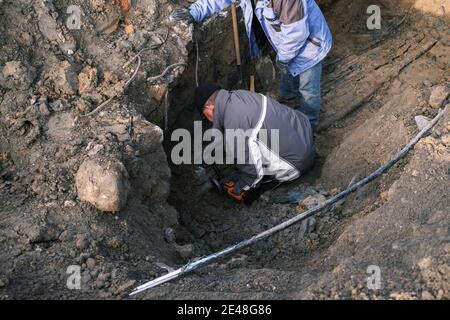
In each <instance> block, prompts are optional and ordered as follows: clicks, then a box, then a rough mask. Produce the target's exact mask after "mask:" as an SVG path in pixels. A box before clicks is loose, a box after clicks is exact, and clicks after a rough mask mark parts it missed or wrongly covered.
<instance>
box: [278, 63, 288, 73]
mask: <svg viewBox="0 0 450 320" xmlns="http://www.w3.org/2000/svg"><path fill="white" fill-rule="evenodd" d="M276 65H277V69H278V71H280V73H281V74H282V75H284V74H286V73H287V72H288V64H287V63H284V62H281V61H279V60H277V63H276Z"/></svg>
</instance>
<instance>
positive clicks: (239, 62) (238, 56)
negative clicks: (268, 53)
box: [231, 4, 242, 66]
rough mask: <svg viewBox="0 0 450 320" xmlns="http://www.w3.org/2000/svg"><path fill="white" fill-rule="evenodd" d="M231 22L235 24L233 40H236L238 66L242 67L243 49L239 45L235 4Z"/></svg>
mask: <svg viewBox="0 0 450 320" xmlns="http://www.w3.org/2000/svg"><path fill="white" fill-rule="evenodd" d="M231 20H232V23H233V38H234V50H235V51H236V65H238V66H240V65H241V64H242V61H241V47H240V44H239V28H238V20H237V12H236V5H235V4H232V5H231Z"/></svg>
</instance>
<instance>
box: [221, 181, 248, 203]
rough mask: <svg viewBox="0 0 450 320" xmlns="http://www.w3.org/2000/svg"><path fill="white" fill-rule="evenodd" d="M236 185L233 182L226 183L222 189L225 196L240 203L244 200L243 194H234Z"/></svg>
mask: <svg viewBox="0 0 450 320" xmlns="http://www.w3.org/2000/svg"><path fill="white" fill-rule="evenodd" d="M235 186H236V183H235V182H234V181H228V182H226V183H225V184H224V186H223V188H224V190H225V192H226V194H227V195H228V196H229V197H230V198H231V199H233V200H234V201H236V202H242V201H243V200H244V196H245V192H240V193H235V192H234V189H235Z"/></svg>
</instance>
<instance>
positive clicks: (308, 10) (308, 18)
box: [173, 0, 332, 127]
mask: <svg viewBox="0 0 450 320" xmlns="http://www.w3.org/2000/svg"><path fill="white" fill-rule="evenodd" d="M235 2H236V1H235V0H198V1H197V2H195V3H194V4H192V5H191V6H190V9H189V10H188V9H184V8H182V9H177V10H175V11H174V13H173V17H174V18H175V19H178V20H186V21H193V20H195V21H202V20H203V19H205V18H207V17H209V16H211V15H212V14H214V13H216V12H218V11H221V10H223V9H225V8H226V7H228V6H230V5H231V4H233V3H235ZM240 7H241V8H242V10H243V13H244V19H245V27H246V31H247V36H248V38H249V41H250V52H251V56H252V57H253V58H258V57H260V56H261V49H263V48H260V47H259V45H258V44H259V43H260V41H258V39H257V34H256V33H255V30H254V29H255V28H254V23H255V22H254V20H253V19H254V18H256V19H257V20H258V21H259V23H260V26H261V27H262V30H263V31H264V34H265V35H266V36H267V39H268V40H269V42H270V44H271V45H272V47H273V48H274V50H275V51H276V53H277V66H278V68H279V69H280V70H281V72H282V74H283V78H282V81H281V85H280V89H279V95H280V97H281V98H284V99H293V98H296V97H298V98H299V100H300V110H301V111H302V112H303V113H305V114H306V115H307V116H308V118H309V120H310V122H311V125H312V126H313V127H316V126H317V125H318V123H319V117H320V81H321V74H322V60H323V59H324V58H325V57H326V56H327V54H328V53H329V51H330V50H331V46H332V36H331V32H330V29H329V28H328V25H327V23H326V21H325V17H324V16H323V14H322V12H321V11H320V8H319V6H318V5H317V4H316V2H315V1H314V0H241V1H240Z"/></svg>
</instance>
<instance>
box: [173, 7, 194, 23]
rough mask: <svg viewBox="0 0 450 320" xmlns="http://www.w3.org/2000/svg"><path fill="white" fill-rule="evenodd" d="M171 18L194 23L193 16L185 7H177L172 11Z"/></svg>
mask: <svg viewBox="0 0 450 320" xmlns="http://www.w3.org/2000/svg"><path fill="white" fill-rule="evenodd" d="M172 18H173V19H174V20H176V21H184V22H186V23H188V24H190V23H194V22H195V20H194V17H192V16H191V13H190V12H189V10H188V9H186V8H177V9H175V10H173V12H172Z"/></svg>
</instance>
